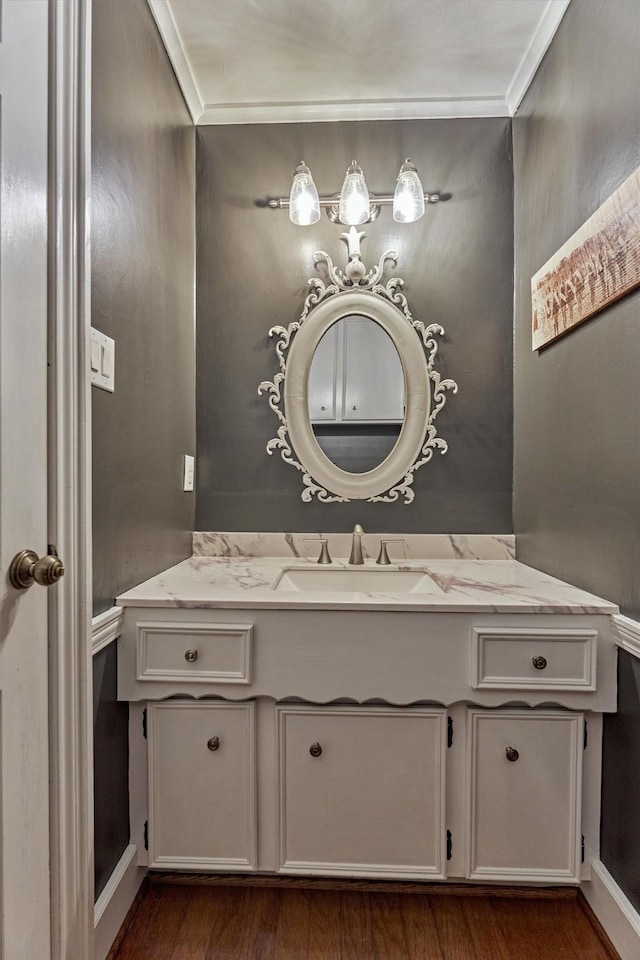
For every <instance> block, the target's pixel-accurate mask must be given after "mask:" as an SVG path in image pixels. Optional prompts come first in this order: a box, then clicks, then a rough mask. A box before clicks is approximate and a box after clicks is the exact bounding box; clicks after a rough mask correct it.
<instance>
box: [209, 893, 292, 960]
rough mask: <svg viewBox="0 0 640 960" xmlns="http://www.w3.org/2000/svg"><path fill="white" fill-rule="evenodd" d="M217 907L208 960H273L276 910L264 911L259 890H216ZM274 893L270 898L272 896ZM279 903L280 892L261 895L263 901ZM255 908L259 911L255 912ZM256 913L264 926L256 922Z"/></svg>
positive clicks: (210, 937)
mask: <svg viewBox="0 0 640 960" xmlns="http://www.w3.org/2000/svg"><path fill="white" fill-rule="evenodd" d="M216 892H217V894H218V895H221V898H220V900H219V902H218V904H217V908H216V913H215V917H214V921H215V922H214V924H213V926H212V928H211V931H210V936H209V943H208V947H207V953H206V960H273V957H274V951H273V944H274V934H275V925H276V922H277V921H276V917H277V909H275V910H274V909H273V907H272V908H271V910H265V909H264V906H265V904H264V902H262V901H261V900H260V899H258V898H257V897H256V896H255V894H256V893H257V891H253V890H249V889H246V888H245V889H229V888H225V887H219V888H217V891H216ZM270 894H271V896H270ZM272 898H273V900H274V902H275V903H278V901H279V894H278V893H277V891H264V892H262V900H264V899H266V900H270V899H272ZM254 907H256V908H257V909H256V910H254ZM256 912H258V913H259V914H260V918H261V920H262V923H257V922H256V920H257V918H256Z"/></svg>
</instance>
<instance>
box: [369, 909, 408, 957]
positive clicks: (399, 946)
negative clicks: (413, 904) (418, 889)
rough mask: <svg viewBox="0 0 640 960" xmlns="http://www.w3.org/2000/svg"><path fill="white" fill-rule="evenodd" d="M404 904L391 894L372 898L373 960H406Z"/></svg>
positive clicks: (371, 954) (371, 955)
mask: <svg viewBox="0 0 640 960" xmlns="http://www.w3.org/2000/svg"><path fill="white" fill-rule="evenodd" d="M403 907H404V904H402V903H399V902H398V900H397V898H396V897H394V895H393V894H391V893H376V894H374V895H373V896H372V898H371V937H372V948H373V949H372V951H371V953H370V954H369V956H370V957H371V958H372V960H406V958H407V955H408V947H407V940H406V935H405V929H404V925H403V923H402V915H403Z"/></svg>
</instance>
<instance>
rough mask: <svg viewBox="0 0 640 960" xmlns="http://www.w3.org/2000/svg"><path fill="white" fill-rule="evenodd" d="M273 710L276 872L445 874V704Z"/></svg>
mask: <svg viewBox="0 0 640 960" xmlns="http://www.w3.org/2000/svg"><path fill="white" fill-rule="evenodd" d="M278 714H279V752H280V843H279V847H280V850H279V863H280V868H279V869H280V872H281V873H302V874H329V875H346V876H368V877H405V878H412V877H413V878H421V877H424V878H427V877H430V878H439V877H443V876H444V863H445V853H444V824H443V808H444V754H445V728H446V723H445V712H444V710H440V709H438V708H433V709H432V708H415V709H414V708H402V709H400V708H398V709H395V708H391V707H307V706H304V707H303V706H300V707H296V706H281V707H279V708H278Z"/></svg>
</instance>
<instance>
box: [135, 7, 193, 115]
mask: <svg viewBox="0 0 640 960" xmlns="http://www.w3.org/2000/svg"><path fill="white" fill-rule="evenodd" d="M147 3H148V4H149V8H150V9H151V13H152V14H153V19H154V20H155V22H156V26H157V27H158V30H159V32H160V37H161V39H162V42H163V44H164V47H165V50H166V51H167V55H168V57H169V60H170V61H171V66H172V67H173V72H174V73H175V75H176V79H177V81H178V83H179V84H180V89H181V90H182V95H183V97H184V99H185V102H186V104H187V107H188V108H189V113H190V114H191V118H192V120H193V122H194V123H198V122H199V120H200V116H201V114H202V110H203V103H202V97H201V96H200V91H199V89H198V84H197V82H196V78H195V76H194V75H193V70H192V69H191V63H190V62H189V58H188V56H187V52H186V50H185V49H184V46H183V43H182V37H181V36H180V34H179V32H178V28H177V26H176V22H175V20H174V18H173V13H172V12H171V7H170V6H169V3H168V2H167V0H147Z"/></svg>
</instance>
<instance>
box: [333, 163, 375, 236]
mask: <svg viewBox="0 0 640 960" xmlns="http://www.w3.org/2000/svg"><path fill="white" fill-rule="evenodd" d="M370 215H371V205H370V203H369V191H368V190H367V184H366V183H365V179H364V174H363V172H362V170H361V168H360V167H359V166H358V164H357V163H356V161H355V160H354V161H353V163H352V164H351V166H350V167H349V169H348V170H347V175H346V177H345V178H344V183H343V184H342V190H341V191H340V206H339V208H338V217H339V219H340V223H347V224H350V225H352V226H357V225H358V224H359V223H366V222H367V220H368V219H369V217H370Z"/></svg>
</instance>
